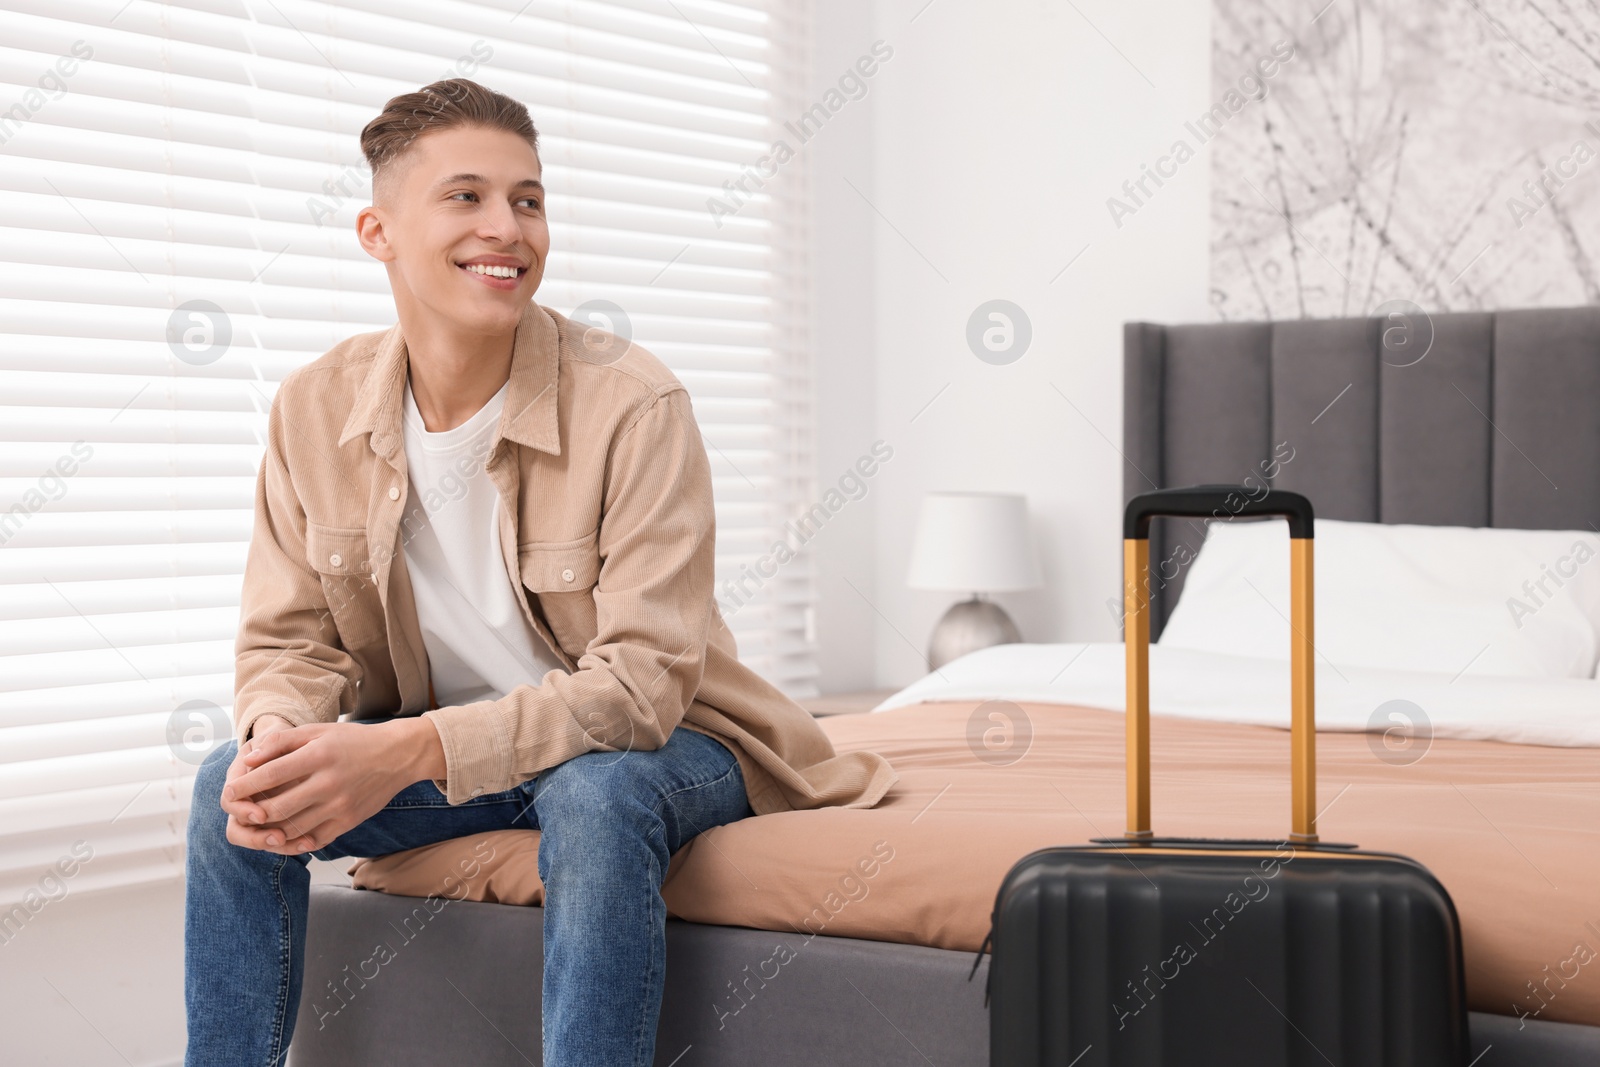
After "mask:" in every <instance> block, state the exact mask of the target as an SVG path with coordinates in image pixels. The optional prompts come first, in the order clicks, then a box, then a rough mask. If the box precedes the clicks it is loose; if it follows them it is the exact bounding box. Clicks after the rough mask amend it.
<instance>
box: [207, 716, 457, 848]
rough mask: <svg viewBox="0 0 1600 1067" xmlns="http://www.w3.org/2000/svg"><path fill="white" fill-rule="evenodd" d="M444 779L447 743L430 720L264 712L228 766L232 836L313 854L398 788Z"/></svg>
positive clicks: (238, 841)
mask: <svg viewBox="0 0 1600 1067" xmlns="http://www.w3.org/2000/svg"><path fill="white" fill-rule="evenodd" d="M444 776H445V771H444V748H443V745H442V744H441V743H440V741H439V735H438V732H437V731H436V730H435V729H434V728H433V724H432V723H431V722H429V721H428V720H427V719H423V718H421V717H413V718H403V719H393V720H390V721H388V722H383V723H353V722H331V723H310V724H307V725H304V726H295V725H293V724H292V723H290V722H289V721H288V720H286V719H284V718H282V717H280V716H278V715H270V714H269V715H263V716H261V717H260V718H259V719H257V720H256V722H255V725H254V726H253V727H252V728H251V736H250V738H249V739H248V740H246V741H245V742H244V744H242V745H241V746H240V748H239V753H238V755H237V756H235V757H234V760H233V763H231V764H230V765H229V766H228V774H227V779H226V782H225V784H224V785H223V788H222V810H224V811H226V812H227V813H228V831H227V837H228V840H229V841H230V842H232V843H233V844H235V845H240V846H243V847H245V848H254V849H260V850H261V851H263V852H276V853H278V854H280V855H285V856H294V855H299V854H301V853H304V852H314V851H316V850H317V849H320V848H323V847H325V846H326V845H327V844H328V843H329V842H331V841H333V839H334V838H336V837H338V836H340V835H341V834H344V833H346V832H348V831H349V830H352V829H354V828H355V827H357V826H359V825H361V823H363V822H365V821H366V820H367V819H369V818H371V817H372V816H373V815H375V814H377V813H378V811H380V810H381V809H382V808H383V807H384V805H386V804H388V803H389V801H390V800H392V799H393V798H394V795H395V794H396V793H398V792H400V790H402V789H404V788H406V787H407V786H409V785H411V784H412V783H414V782H419V781H422V780H423V779H426V778H439V779H442V778H444Z"/></svg>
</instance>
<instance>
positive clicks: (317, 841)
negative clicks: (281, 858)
mask: <svg viewBox="0 0 1600 1067" xmlns="http://www.w3.org/2000/svg"><path fill="white" fill-rule="evenodd" d="M338 836H339V829H338V825H337V823H336V822H335V820H333V819H328V820H326V821H324V822H322V823H319V824H318V825H317V826H316V827H315V828H314V829H312V830H310V831H309V832H307V833H304V834H301V835H300V836H298V837H294V838H290V840H289V842H288V844H287V845H285V846H284V848H285V850H286V851H288V852H292V853H295V854H298V853H301V852H315V851H316V850H317V849H319V848H322V847H323V846H324V845H326V844H328V843H329V842H330V841H332V840H333V839H334V838H335V837H338Z"/></svg>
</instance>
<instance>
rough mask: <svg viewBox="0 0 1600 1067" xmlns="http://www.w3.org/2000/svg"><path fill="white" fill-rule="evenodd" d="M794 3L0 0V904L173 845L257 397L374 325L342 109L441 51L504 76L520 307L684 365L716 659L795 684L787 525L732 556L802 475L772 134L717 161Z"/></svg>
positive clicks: (799, 81) (130, 865)
mask: <svg viewBox="0 0 1600 1067" xmlns="http://www.w3.org/2000/svg"><path fill="white" fill-rule="evenodd" d="M804 11H805V5H804V4H801V3H792V2H784V3H780V2H779V0H770V2H765V3H764V2H761V0H748V2H740V3H732V2H711V0H610V2H607V3H589V2H579V0H566V2H562V0H531V2H528V3H526V4H523V3H522V0H504V2H497V3H490V2H449V0H426V2H422V0H382V2H380V0H343V2H339V3H325V2H320V0H318V2H311V0H270V2H267V0H263V2H260V3H255V2H251V0H240V2H235V3H226V4H223V3H215V2H213V0H177V2H173V3H164V4H156V3H152V2H149V0H131V2H130V3H128V4H127V6H125V7H123V8H122V9H121V10H120V11H118V10H117V4H115V3H113V4H110V5H108V4H105V3H103V2H97V3H89V2H87V0H17V2H13V3H12V4H11V5H10V6H9V8H8V9H7V10H4V11H0V232H3V234H4V241H3V244H0V901H5V902H12V901H17V900H23V899H27V900H29V901H33V902H34V903H35V904H37V906H38V907H43V906H44V904H47V903H48V899H49V898H50V897H51V895H52V894H53V893H55V892H56V890H55V889H54V886H55V885H56V884H57V883H58V882H61V883H64V884H65V885H67V886H68V887H70V888H71V889H73V890H75V891H81V890H82V889H84V888H94V887H104V886H111V885H120V884H129V883H132V882H136V881H142V880H147V879H153V878H162V877H169V876H172V875H175V874H176V873H178V872H179V871H181V870H182V862H183V857H182V846H183V836H184V828H185V819H186V812H187V809H188V797H189V792H190V787H191V783H192V781H193V774H194V768H195V766H197V765H198V763H199V760H200V759H201V758H203V756H204V754H205V753H206V752H207V751H209V749H210V747H211V746H212V745H213V744H214V743H216V741H218V740H225V739H226V738H227V736H228V725H227V724H228V722H229V721H230V719H231V714H232V693H233V640H234V633H235V629H236V626H237V622H238V598H239V584H240V575H241V572H242V569H243V564H244V559H245V550H246V547H247V543H248V538H249V534H250V528H251V526H250V520H251V513H250V509H251V507H252V503H253V490H254V482H255V475H256V470H257V468H258V466H259V463H260V460H261V456H262V451H263V434H264V428H265V413H266V411H267V409H268V406H269V404H270V403H271V400H272V397H273V395H274V393H275V391H276V388H277V383H278V382H279V381H281V380H282V378H283V376H284V375H285V374H286V373H288V372H289V371H290V370H292V369H294V368H295V367H298V366H301V365H302V364H304V363H307V362H309V361H311V360H312V359H315V358H316V357H317V356H319V355H321V354H322V353H323V352H324V351H326V350H327V348H328V347H330V346H331V345H332V344H334V343H335V342H336V341H338V340H340V339H342V338H344V337H347V336H349V335H351V334H354V333H359V332H363V331H367V330H374V329H381V328H384V327H386V326H389V325H391V324H392V323H393V322H394V321H395V320H394V311H393V304H392V301H391V299H390V295H389V290H388V285H387V280H386V278H385V275H384V272H383V269H382V267H381V266H380V265H379V264H377V263H376V262H374V261H372V260H371V259H369V258H368V257H367V256H366V254H365V253H364V252H362V251H361V248H360V246H359V245H358V244H357V242H356V240H355V236H354V232H353V223H354V219H355V215H356V212H357V211H358V210H359V209H360V208H361V207H362V206H363V205H364V204H366V203H368V202H369V197H368V190H369V184H368V175H367V171H366V167H365V164H364V163H363V161H362V157H361V152H360V149H359V146H358V142H357V138H358V135H359V132H360V130H361V127H362V126H363V125H364V124H365V123H366V122H367V121H368V120H369V119H370V118H372V117H373V116H374V115H375V114H376V113H377V112H378V110H379V109H380V108H381V106H382V104H383V102H384V101H386V100H387V99H389V98H390V97H391V96H394V95H396V94H398V93H401V92H407V91H412V90H415V89H416V88H418V87H420V86H422V85H424V84H427V83H428V82H431V81H435V80H437V79H439V78H442V77H447V76H457V75H459V76H468V77H473V78H475V79H477V80H479V81H481V82H483V83H484V84H486V85H489V86H491V87H492V88H495V89H498V90H500V91H502V92H505V93H508V94H510V95H511V96H514V97H516V98H517V99H519V100H521V101H522V102H524V103H525V104H527V105H528V107H529V109H530V111H531V112H532V115H533V118H534V122H535V124H536V125H537V126H538V127H539V131H540V136H541V148H542V152H541V155H542V158H543V161H544V181H545V184H546V186H547V187H548V189H549V202H548V209H549V217H550V223H551V232H552V249H551V256H550V264H549V268H548V270H547V271H546V278H545V281H544V283H543V286H542V287H541V289H540V290H539V292H538V294H537V295H536V297H535V299H536V300H538V301H539V302H540V303H542V304H545V305H548V306H550V307H554V308H556V309H558V310H561V311H563V312H566V313H573V312H574V311H575V310H578V309H584V308H589V309H595V308H598V309H602V310H601V311H600V312H597V313H596V317H595V318H594V319H593V320H592V321H594V322H595V323H596V324H597V325H611V326H613V327H615V326H617V325H619V323H618V321H617V320H618V319H619V317H620V318H622V319H625V320H626V327H625V328H627V329H629V330H631V334H632V337H633V339H634V340H635V341H637V342H639V343H640V344H642V345H644V346H645V347H647V348H649V349H650V350H652V351H654V352H655V353H656V354H657V355H658V356H660V357H661V358H662V359H663V360H664V361H665V362H666V363H667V364H668V365H669V366H671V367H672V368H673V369H674V371H676V372H677V373H678V375H679V376H680V377H681V378H682V380H683V381H684V383H685V385H687V386H688V388H689V391H690V393H691V395H692V396H693V398H694V403H695V409H696V412H697V415H698V418H699V421H700V424H701V427H702V430H703V432H704V436H705V440H706V446H707V452H708V453H709V455H710V458H711V463H712V469H713V472H714V475H715V479H716V481H715V488H716V497H717V528H718V529H717V532H718V555H717V570H718V587H719V599H721V600H722V601H723V603H724V613H725V615H726V616H727V617H728V621H729V624H730V626H732V628H733V629H734V631H735V633H736V634H737V636H738V639H739V643H740V651H741V654H742V656H743V658H744V659H745V661H746V662H748V663H750V664H751V665H752V666H754V667H755V668H756V669H757V670H758V671H760V672H762V673H763V674H765V675H766V676H767V677H769V678H770V679H772V680H773V681H774V682H775V683H776V684H778V685H779V686H780V687H782V688H784V689H785V690H787V691H789V692H791V693H793V694H795V695H805V694H808V693H810V692H813V691H814V683H813V676H814V666H813V660H814V656H813V648H812V644H811V640H810V636H809V633H808V621H809V616H810V603H811V597H812V587H813V581H812V576H811V574H810V572H809V562H808V560H807V558H806V556H805V554H804V553H801V554H800V556H799V557H798V558H795V559H793V560H791V561H788V562H785V563H783V564H782V566H781V567H778V568H777V569H776V572H775V573H763V574H761V575H759V576H758V577H757V578H755V579H751V578H750V577H749V574H751V573H754V572H753V571H750V570H749V568H750V567H751V565H752V562H753V561H757V560H761V559H770V557H771V556H772V549H773V546H774V543H775V542H778V541H781V540H787V541H789V542H790V543H791V544H792V543H793V542H794V538H793V537H792V536H791V535H790V534H788V533H787V532H786V531H785V524H786V523H787V522H788V521H789V520H791V519H792V518H794V517H795V516H796V515H797V514H799V513H800V512H801V511H803V510H804V509H805V508H806V507H807V506H808V505H809V504H810V502H811V497H812V492H813V490H812V481H811V478H810V464H811V452H810V432H809V425H810V378H809V374H808V371H807V360H806V352H805V346H806V337H805V330H804V327H805V317H806V314H807V311H808V308H807V306H806V301H805V288H804V282H805V265H806V259H805V254H804V248H805V240H804V234H805V226H806V216H805V203H804V181H803V179H802V177H801V176H802V174H803V170H802V167H803V163H804V160H803V159H799V160H793V161H790V162H787V163H786V164H785V166H784V168H783V170H782V171H781V172H779V173H777V174H771V173H767V172H766V171H758V172H756V173H759V174H760V181H759V182H751V181H750V180H748V178H747V177H746V176H747V175H748V174H750V173H752V168H753V167H754V166H755V164H756V162H757V161H758V160H760V159H761V158H762V157H763V156H766V155H768V154H769V152H770V150H771V146H772V143H773V141H774V140H775V139H776V138H777V137H778V136H779V131H780V129H781V127H782V124H783V122H784V121H785V120H786V119H788V118H790V117H792V116H793V115H794V114H796V113H798V112H799V110H801V107H802V105H801V103H800V97H801V94H802V92H803V89H804V83H803V72H804V70H805V62H804V41H805V34H806V27H805V25H804V21H803V18H804ZM113 16H114V17H113ZM741 178H746V180H745V181H744V184H743V187H742V188H740V187H738V186H737V185H734V186H731V187H730V186H729V185H726V184H725V183H730V182H732V183H737V182H739V181H740V179H741ZM733 189H738V192H737V196H736V197H735V196H734V193H733V191H732V190H733ZM713 201H717V202H719V203H720V204H721V207H720V208H717V207H715V206H714V205H713ZM618 308H620V309H621V312H620V316H619V314H618V312H617V311H616V310H615V309H618ZM608 309H609V310H608ZM602 315H603V316H604V317H601V316H602ZM762 569H763V570H765V571H772V568H771V567H770V566H767V567H764V568H762ZM741 574H744V575H745V580H744V581H743V583H742V585H741V586H740V588H739V592H738V593H737V594H735V595H733V596H731V597H730V596H728V595H725V593H724V592H723V591H724V590H727V589H731V588H732V586H731V585H730V584H728V583H732V582H734V581H736V580H738V579H739V577H740V576H741ZM79 841H82V842H85V845H80V846H78V849H77V851H74V842H79ZM85 851H87V852H88V857H87V858H85V857H84V854H83V853H84V852H85ZM58 860H64V861H65V862H64V863H63V864H62V865H61V866H59V867H58V866H57V861H58ZM69 868H70V869H71V871H72V873H71V874H70V875H67V874H65V873H64V872H65V871H66V870H67V869H69ZM52 871H53V872H55V873H54V874H53V875H52V874H51V872H52ZM30 891H31V893H30ZM40 901H43V903H39V902H40ZM34 910H37V908H35V909H34ZM24 912H28V909H27V908H26V907H25V908H24ZM29 914H31V912H29ZM18 915H19V913H17V912H15V911H14V910H8V911H5V912H0V939H4V938H5V937H7V936H9V933H10V926H15V925H16V924H18V923H22V922H26V919H27V916H26V915H23V916H22V917H21V918H19V917H18ZM8 923H9V924H10V926H8V925H7V924H8Z"/></svg>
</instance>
